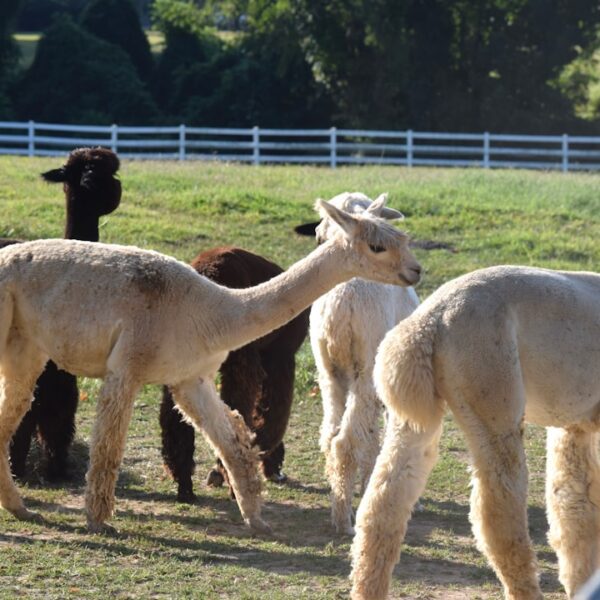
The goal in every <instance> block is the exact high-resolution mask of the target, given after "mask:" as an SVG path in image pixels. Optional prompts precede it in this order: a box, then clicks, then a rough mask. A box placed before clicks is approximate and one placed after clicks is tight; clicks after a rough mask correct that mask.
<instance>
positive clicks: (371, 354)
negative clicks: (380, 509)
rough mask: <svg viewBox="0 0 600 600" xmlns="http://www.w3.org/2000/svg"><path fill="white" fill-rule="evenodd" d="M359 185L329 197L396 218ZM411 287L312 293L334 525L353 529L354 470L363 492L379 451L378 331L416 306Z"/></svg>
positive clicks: (356, 286)
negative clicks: (358, 188)
mask: <svg viewBox="0 0 600 600" xmlns="http://www.w3.org/2000/svg"><path fill="white" fill-rule="evenodd" d="M386 197H387V196H386V195H381V196H380V197H379V198H377V200H375V202H372V201H371V200H370V199H369V198H368V197H367V196H365V195H364V194H361V193H359V192H354V193H348V192H345V193H344V194H340V195H339V196H336V197H335V198H332V199H331V200H330V203H331V204H333V205H334V206H336V207H337V208H339V209H340V210H343V211H345V212H347V213H350V214H365V215H366V216H369V215H376V216H377V217H384V218H386V219H400V218H402V213H400V212H398V211H395V210H393V209H390V208H387V207H384V205H385V201H386ZM336 229H337V225H336V224H335V222H334V221H332V220H331V219H329V218H325V219H323V221H322V222H321V224H320V225H319V226H318V228H317V231H316V234H317V240H318V241H319V242H320V243H322V242H323V241H325V240H327V239H329V238H330V237H331V235H332V234H335V230H336ZM418 304H419V298H418V297H417V294H416V293H415V291H414V289H413V288H412V287H408V288H407V287H398V286H394V285H386V284H383V283H374V282H372V281H365V280H364V279H358V278H356V279H352V280H350V281H348V282H346V283H341V284H340V285H338V286H336V287H335V288H333V290H331V291H330V292H328V293H327V294H325V295H324V296H321V297H320V298H319V299H318V300H316V301H315V302H314V304H313V306H312V309H311V313H310V341H311V345H312V351H313V354H314V357H315V363H316V366H317V370H318V378H319V387H320V389H321V396H322V398H323V423H322V425H321V440H320V442H321V451H322V452H323V453H324V454H325V460H326V472H327V477H328V479H329V483H330V485H331V521H332V523H333V525H334V527H335V529H336V531H337V532H338V533H347V534H353V533H354V528H353V526H352V497H353V495H354V484H355V478H356V475H357V472H359V471H360V477H361V493H362V491H363V490H364V488H365V486H366V483H367V481H368V480H369V477H370V475H371V471H372V470H373V465H374V464H375V459H376V457H377V454H378V453H379V418H380V416H381V412H382V407H383V406H382V404H381V402H380V400H379V399H378V398H377V394H376V393H375V388H374V386H373V376H372V373H373V365H374V363H375V352H376V351H377V346H378V345H379V342H381V340H382V339H383V336H384V335H385V334H386V332H387V331H389V330H390V329H391V328H392V327H393V326H394V325H396V323H398V322H399V321H400V320H401V319H404V318H405V317H407V316H408V315H409V314H410V313H412V312H413V310H414V309H415V308H416V307H417V306H418Z"/></svg>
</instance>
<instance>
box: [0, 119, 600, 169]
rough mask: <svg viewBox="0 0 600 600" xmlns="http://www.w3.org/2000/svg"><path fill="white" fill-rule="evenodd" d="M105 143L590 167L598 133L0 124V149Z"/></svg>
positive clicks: (305, 159)
mask: <svg viewBox="0 0 600 600" xmlns="http://www.w3.org/2000/svg"><path fill="white" fill-rule="evenodd" d="M79 146H105V147H108V148H111V149H112V150H114V151H115V152H118V153H119V156H121V157H123V158H137V159H142V158H154V159H178V160H186V159H200V160H226V161H240V162H248V163H252V164H256V165H259V164H265V163H309V164H310V163H313V164H314V163H316V164H324V165H329V166H330V167H336V166H337V165H343V164H388V165H405V166H409V167H412V166H418V165H427V166H459V167H484V168H494V167H503V168H526V169H558V170H562V171H571V170H598V169H600V137H591V136H569V135H566V134H565V135H506V134H492V133H487V132H486V133H432V132H419V131H411V130H408V131H368V130H355V129H336V128H335V127H332V128H331V129H262V128H259V127H253V128H251V129H241V128H235V129H232V128H228V129H224V128H211V127H187V126H185V125H179V126H176V127H124V126H117V125H111V126H95V125H56V124H51V123H34V122H33V121H29V122H0V154H19V155H25V156H56V155H64V154H66V153H68V152H69V151H70V150H72V149H73V148H76V147H79Z"/></svg>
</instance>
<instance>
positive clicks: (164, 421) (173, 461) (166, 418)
mask: <svg viewBox="0 0 600 600" xmlns="http://www.w3.org/2000/svg"><path fill="white" fill-rule="evenodd" d="M159 420H160V430H161V437H162V457H163V461H164V464H165V467H166V469H167V470H168V471H169V473H170V474H171V476H172V477H173V479H174V480H175V483H176V484H177V500H178V501H179V502H186V503H188V504H193V503H194V502H195V501H196V495H195V494H194V486H193V483H192V475H193V474H194V469H195V466H196V463H195V462H194V449H195V437H196V434H195V432H194V428H193V427H192V426H191V425H190V424H189V423H186V422H185V421H183V420H182V416H181V413H180V412H179V411H178V410H175V403H174V402H173V396H172V394H171V392H170V390H169V388H168V387H166V386H165V387H163V395H162V400H161V403H160V417H159Z"/></svg>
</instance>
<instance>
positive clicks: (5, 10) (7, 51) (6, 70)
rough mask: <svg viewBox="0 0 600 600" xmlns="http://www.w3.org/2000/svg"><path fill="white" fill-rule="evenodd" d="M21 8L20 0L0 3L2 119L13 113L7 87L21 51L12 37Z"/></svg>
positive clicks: (0, 98)
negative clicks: (18, 11)
mask: <svg viewBox="0 0 600 600" xmlns="http://www.w3.org/2000/svg"><path fill="white" fill-rule="evenodd" d="M18 8H19V0H3V1H2V3H0V119H8V118H10V117H11V115H12V108H11V104H10V101H9V97H8V93H7V89H8V87H9V85H10V83H11V81H12V79H13V77H14V75H15V70H16V66H17V61H18V59H19V51H18V48H17V46H16V44H15V42H14V41H13V39H12V27H13V24H14V20H15V17H16V14H17V10H18Z"/></svg>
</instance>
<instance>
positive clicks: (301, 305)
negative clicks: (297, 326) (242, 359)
mask: <svg viewBox="0 0 600 600" xmlns="http://www.w3.org/2000/svg"><path fill="white" fill-rule="evenodd" d="M346 257H347V249H344V248H343V247H341V246H340V245H339V244H334V243H333V242H329V243H326V244H322V245H321V246H319V247H318V248H317V249H316V250H314V251H313V252H311V253H310V254H309V255H308V256H307V257H306V258H304V259H302V260H301V261H299V262H297V263H295V264H294V265H292V266H291V267H290V268H289V269H288V270H287V271H284V272H283V273H281V275H278V276H277V277H274V278H273V279H270V280H269V281H266V282H265V283H262V284H260V285H257V286H254V287H251V288H245V289H239V290H231V292H232V294H233V295H234V297H235V299H236V300H237V302H236V304H237V306H236V311H235V313H234V314H230V315H228V322H227V326H226V332H225V335H224V336H223V339H222V340H220V342H221V343H220V344H219V345H220V346H221V347H222V348H224V349H228V350H231V349H235V348H239V347H241V346H243V345H245V344H247V343H248V342H250V341H252V340H254V339H257V338H259V337H262V336H264V335H266V334H267V333H269V332H271V331H273V330H274V329H278V328H279V327H281V326H282V325H285V324H286V323H287V322H288V321H291V320H292V319H293V318H294V317H296V316H297V315H298V314H300V313H301V312H302V311H303V310H304V309H306V308H308V307H309V306H310V305H311V304H312V303H313V302H314V301H315V300H316V299H317V298H319V297H320V296H322V295H323V294H325V293H326V292H328V291H329V290H330V289H331V288H333V287H335V286H336V285H337V284H338V283H342V282H343V281H346V280H348V279H350V278H351V277H353V276H354V275H356V274H357V273H356V272H355V270H354V269H352V268H351V267H350V266H349V262H348V261H347V260H346Z"/></svg>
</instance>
